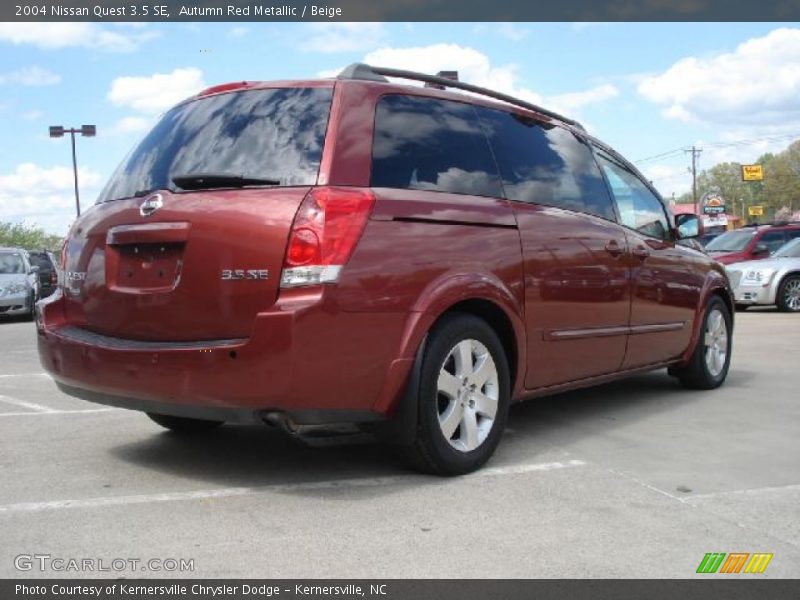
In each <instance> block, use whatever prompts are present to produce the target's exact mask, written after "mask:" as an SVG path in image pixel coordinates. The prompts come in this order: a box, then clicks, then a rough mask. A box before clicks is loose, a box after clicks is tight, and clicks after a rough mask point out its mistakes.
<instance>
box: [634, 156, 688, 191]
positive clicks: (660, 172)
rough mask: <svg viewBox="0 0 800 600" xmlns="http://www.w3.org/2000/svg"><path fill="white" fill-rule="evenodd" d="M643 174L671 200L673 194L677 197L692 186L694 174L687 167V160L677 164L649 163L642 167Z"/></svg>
mask: <svg viewBox="0 0 800 600" xmlns="http://www.w3.org/2000/svg"><path fill="white" fill-rule="evenodd" d="M640 170H641V171H642V174H643V175H644V176H645V177H646V178H647V179H648V180H650V181H652V182H653V185H654V186H655V187H656V189H657V190H658V191H659V192H661V195H662V196H663V197H664V198H666V199H667V200H669V199H670V198H671V197H672V195H673V194H675V197H676V198H677V197H678V196H680V195H681V194H683V193H684V192H686V191H688V190H690V189H691V187H692V176H691V174H690V173H689V172H688V171H687V169H686V164H685V162H683V163H681V162H677V163H676V164H671V165H670V164H648V165H644V166H642V167H640Z"/></svg>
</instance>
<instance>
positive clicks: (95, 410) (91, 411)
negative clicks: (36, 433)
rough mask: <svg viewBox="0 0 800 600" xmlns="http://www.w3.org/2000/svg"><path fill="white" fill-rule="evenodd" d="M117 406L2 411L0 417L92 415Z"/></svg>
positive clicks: (110, 410) (113, 409)
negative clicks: (41, 410)
mask: <svg viewBox="0 0 800 600" xmlns="http://www.w3.org/2000/svg"><path fill="white" fill-rule="evenodd" d="M116 410H121V409H116V408H87V409H78V410H58V409H51V410H48V411H46V412H34V411H26V412H7V413H0V418H2V417H49V416H52V415H87V414H88V415H91V414H96V413H105V412H113V411H116Z"/></svg>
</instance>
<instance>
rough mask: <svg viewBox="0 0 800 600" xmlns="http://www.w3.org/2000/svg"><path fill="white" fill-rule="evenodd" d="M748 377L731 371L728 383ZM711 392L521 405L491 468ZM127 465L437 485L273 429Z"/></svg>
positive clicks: (196, 441) (229, 433) (153, 438)
mask: <svg viewBox="0 0 800 600" xmlns="http://www.w3.org/2000/svg"><path fill="white" fill-rule="evenodd" d="M749 377H750V375H749V374H747V373H743V372H737V371H732V372H731V374H730V381H729V384H733V385H739V383H740V382H743V381H746V380H747V379H748V378H749ZM706 393H707V392H690V391H686V390H683V389H682V388H681V387H680V386H679V385H678V383H677V382H676V381H675V380H674V379H673V378H671V377H669V376H667V374H666V372H665V371H658V372H655V373H649V374H645V375H639V376H635V377H631V378H628V379H624V380H620V381H617V382H613V383H609V384H605V385H602V386H598V387H593V388H587V389H583V390H577V391H573V392H567V393H562V394H558V395H556V396H551V397H546V398H540V399H535V400H531V401H529V402H524V403H521V404H517V405H514V407H512V410H511V415H510V418H509V423H508V427H509V429H510V435H509V436H507V437H506V439H505V440H504V442H503V443H502V444H501V445H500V447H499V449H498V452H497V454H496V456H495V458H494V459H493V460H492V462H491V466H502V465H503V464H507V463H510V464H517V463H526V464H527V463H536V462H541V461H547V460H553V451H554V449H555V450H556V451H557V452H556V454H559V452H558V450H559V448H561V449H562V452H561V454H560V456H566V452H564V451H563V448H564V447H565V446H568V445H569V444H570V443H571V442H573V441H575V440H576V439H583V438H586V437H591V436H600V435H608V434H609V430H610V429H613V428H616V427H619V426H629V425H630V424H631V423H635V422H636V421H639V420H644V419H652V418H653V417H654V416H656V415H657V414H659V413H662V412H665V411H671V410H676V409H678V408H681V407H684V406H685V405H687V404H690V403H698V402H702V401H703V400H704V395H705V394H706ZM110 452H111V453H112V454H113V455H114V456H115V457H117V458H118V459H120V460H123V461H126V462H129V463H132V464H134V465H136V466H138V467H144V468H147V469H153V470H156V471H161V472H164V473H165V474H169V475H174V476H178V477H181V478H184V479H187V478H188V479H193V480H197V481H202V482H204V484H205V485H214V486H219V485H222V486H245V487H263V486H274V485H286V484H289V485H292V484H299V483H307V482H319V481H334V480H346V479H368V478H374V477H387V476H388V477H396V476H409V481H410V483H411V484H413V485H425V484H426V482H427V483H429V484H433V483H435V482H437V481H439V480H438V479H436V478H426V477H423V476H420V477H414V476H413V473H412V472H410V471H409V470H408V469H407V468H406V467H405V466H404V464H403V463H402V461H400V460H399V458H398V457H397V455H396V453H395V452H394V451H393V450H392V449H391V448H389V447H386V446H383V445H379V444H370V445H352V446H332V447H326V448H309V447H306V446H304V445H302V444H300V443H299V442H297V441H295V440H292V439H290V438H289V437H288V436H287V435H285V434H283V433H282V432H280V431H278V430H275V429H271V428H269V427H267V426H264V427H260V426H233V425H229V426H224V427H222V428H220V429H219V430H216V431H213V432H211V433H206V434H202V435H197V436H188V437H187V436H181V435H177V434H174V433H170V432H165V431H159V430H158V429H157V426H156V425H155V424H153V429H152V434H151V435H146V436H145V437H143V438H142V439H140V440H137V441H135V442H132V443H125V444H121V445H119V446H116V447H113V448H111V449H110ZM288 491H289V492H290V493H298V494H313V495H315V496H318V495H320V494H325V495H332V496H338V497H341V494H339V493H338V492H337V493H335V494H332V493H331V492H332V489H313V488H309V489H304V488H302V487H301V488H294V489H292V490H288ZM353 493H356V494H358V495H359V496H371V495H376V494H387V493H391V492H390V491H389V489H388V488H387V486H374V487H370V486H363V487H362V486H359V487H358V488H355V489H354V490H353V491H352V493H350V494H346V496H347V497H348V498H352V495H353Z"/></svg>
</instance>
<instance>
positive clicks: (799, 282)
mask: <svg viewBox="0 0 800 600" xmlns="http://www.w3.org/2000/svg"><path fill="white" fill-rule="evenodd" d="M777 304H778V308H779V309H780V310H782V311H784V312H800V275H789V276H788V277H787V278H786V279H784V280H783V281H782V282H781V285H780V287H779V288H778V300H777Z"/></svg>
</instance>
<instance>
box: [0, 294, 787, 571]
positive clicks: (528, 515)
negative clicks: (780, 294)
mask: <svg viewBox="0 0 800 600" xmlns="http://www.w3.org/2000/svg"><path fill="white" fill-rule="evenodd" d="M35 337H36V336H35V330H34V326H33V324H32V323H29V322H10V321H0V482H1V483H2V485H0V577H83V576H89V577H97V576H101V577H174V576H180V577H267V578H276V577H287V578H292V577H299V578H311V577H319V578H355V577H358V578H362V577H363V578H403V577H432V578H483V577H488V578H504V577H564V578H571V577H603V578H608V577H655V578H663V577H692V576H696V575H695V571H696V569H697V567H698V565H699V563H700V561H701V560H702V558H703V556H704V555H705V554H706V553H708V552H726V553H731V552H749V553H755V552H766V553H772V554H773V555H774V556H773V558H772V561H771V562H770V563H769V565H768V567H767V569H766V571H765V572H764V573H763V574H762V575H741V574H740V575H730V576H729V577H749V578H752V577H799V576H800V435H799V434H800V401H799V399H800V394H798V387H800V378H798V364H800V363H799V362H798V349H800V317H798V316H797V315H786V314H782V313H778V312H775V311H773V310H759V311H749V312H746V313H739V314H737V323H736V332H735V335H734V353H733V362H732V366H731V371H730V375H729V377H728V381H727V383H726V385H725V386H723V387H722V388H721V389H718V390H715V391H712V392H688V391H685V390H683V389H681V388H680V387H679V386H678V385H677V383H676V382H675V381H674V380H673V379H672V378H670V377H668V376H667V374H666V372H664V371H660V372H656V373H652V374H647V375H642V376H637V377H633V378H630V379H626V380H624V381H620V382H616V383H612V384H608V385H604V386H602V387H597V388H591V389H586V390H582V391H577V392H571V393H566V394H561V395H558V396H555V397H550V398H545V399H540V400H534V401H531V402H528V403H524V404H520V405H516V406H515V407H514V408H513V409H512V411H511V416H510V419H509V430H508V432H507V434H506V435H505V437H504V440H503V442H502V444H501V445H500V448H499V449H498V451H497V453H496V455H495V457H494V458H493V460H492V461H491V462H490V463H489V464H488V465H487V467H486V468H484V469H483V470H482V471H480V472H478V473H476V474H473V475H470V476H466V477H460V478H454V479H440V478H435V477H428V476H423V475H417V474H414V473H411V472H409V471H407V470H406V469H405V468H404V467H403V465H402V464H401V463H399V462H398V461H397V460H396V459H395V458H394V456H393V455H392V453H391V452H389V451H388V450H387V449H385V448H382V447H379V446H350V447H336V448H326V449H310V448H305V447H302V446H299V445H298V444H296V443H295V442H293V441H292V440H290V439H288V438H286V437H285V436H284V435H282V434H281V433H279V432H277V431H274V430H271V429H269V428H267V427H255V426H253V427H250V426H226V427H223V428H221V429H220V430H218V431H217V432H215V433H213V434H209V435H206V436H202V437H195V438H190V439H183V438H180V437H177V436H175V435H173V434H170V433H167V432H165V431H164V430H162V429H160V428H159V427H158V426H157V425H155V424H154V423H152V422H150V421H149V419H147V418H146V417H145V416H144V415H142V414H140V413H136V412H130V411H125V410H120V409H109V408H104V407H102V406H99V405H94V404H89V403H86V402H82V401H80V400H76V399H73V398H70V397H67V396H65V395H63V394H61V393H60V392H59V391H58V390H57V388H56V386H55V384H54V383H53V381H52V380H51V379H50V378H49V377H48V376H47V375H45V374H44V372H43V370H42V368H41V366H40V365H39V361H38V356H37V353H36V349H35V348H36V339H35ZM20 555H48V556H50V557H51V559H64V560H69V559H78V560H82V559H90V560H91V561H93V562H92V564H93V568H94V569H95V571H88V572H76V571H57V570H53V569H52V568H50V569H48V570H45V571H44V572H42V571H41V570H40V569H39V568H38V566H37V565H38V564H39V563H37V562H34V563H33V568H32V569H31V570H27V571H20V570H18V569H17V568H16V567H15V562H17V563H18V564H20V561H19V560H17V561H15V558H16V557H18V556H20ZM115 559H123V560H125V561H128V559H138V560H140V561H150V560H151V559H155V560H157V561H162V562H161V563H149V564H147V565H146V566H140V565H138V564H137V566H136V567H128V566H126V567H125V568H124V569H122V570H121V571H116V570H114V568H110V565H112V563H113V561H114V560H115ZM168 559H176V560H180V559H185V560H186V561H189V560H192V561H193V568H194V570H193V571H184V572H173V571H165V570H163V568H164V567H161V570H158V569H159V564H160V565H164V564H167V565H169V566H174V564H173V563H169V562H165V561H167V560H168ZM45 560H46V559H45ZM26 564H30V562H27V563H26V561H24V560H23V561H22V563H21V565H22V566H23V567H24V566H25V565H26ZM59 564H60V563H59ZM65 564H68V563H65ZM120 564H121V563H119V562H117V563H115V565H116V566H119V565H120ZM126 564H127V565H130V564H133V563H130V562H126ZM51 566H52V565H51ZM100 568H106V569H109V570H107V571H99V572H98V571H97V570H96V569H100ZM143 569H144V570H143ZM721 576H722V575H704V577H721ZM726 577H728V576H726Z"/></svg>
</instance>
